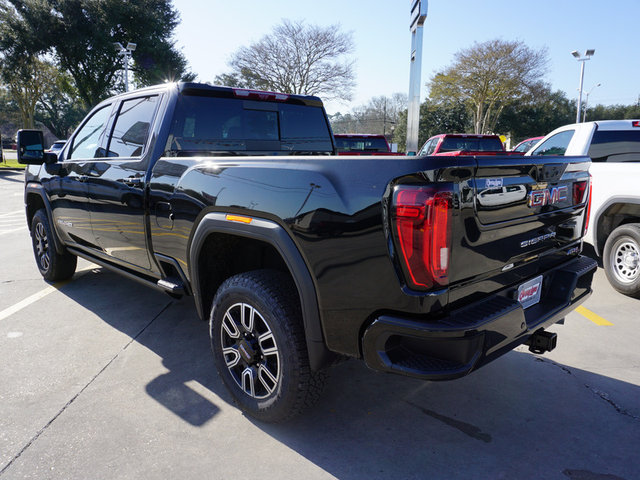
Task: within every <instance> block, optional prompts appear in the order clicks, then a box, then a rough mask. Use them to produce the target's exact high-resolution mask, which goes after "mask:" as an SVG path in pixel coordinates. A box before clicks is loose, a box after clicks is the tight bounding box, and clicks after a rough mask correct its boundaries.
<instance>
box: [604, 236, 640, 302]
mask: <svg viewBox="0 0 640 480" xmlns="http://www.w3.org/2000/svg"><path fill="white" fill-rule="evenodd" d="M602 261H603V264H604V269H605V273H606V274H607V278H608V279H609V283H610V284H611V285H612V286H613V288H615V289H616V290H617V291H619V292H620V293H623V294H625V295H629V296H630V297H636V298H640V224H638V223H629V224H627V225H622V226H620V227H618V228H616V229H615V230H614V231H613V232H611V234H610V235H609V238H607V241H606V243H605V245H604V252H603V259H602Z"/></svg>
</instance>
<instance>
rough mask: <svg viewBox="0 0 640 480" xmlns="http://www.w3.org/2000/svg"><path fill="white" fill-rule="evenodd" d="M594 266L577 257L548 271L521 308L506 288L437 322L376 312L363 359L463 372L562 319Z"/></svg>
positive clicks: (385, 365) (586, 290)
mask: <svg viewBox="0 0 640 480" xmlns="http://www.w3.org/2000/svg"><path fill="white" fill-rule="evenodd" d="M596 268H597V263H596V262H595V261H594V260H592V259H590V258H588V257H582V256H580V257H577V258H574V259H572V260H570V261H569V262H567V263H565V264H563V265H561V266H558V267H556V268H554V269H552V270H548V271H547V272H545V273H544V280H543V284H542V290H543V291H542V297H541V300H540V302H539V303H538V304H536V305H533V306H531V307H529V308H527V309H526V310H525V309H523V308H522V306H521V305H520V303H518V301H517V300H515V291H516V288H514V287H511V288H506V289H504V290H502V291H500V292H498V293H496V294H495V295H492V296H491V297H489V298H487V299H484V300H482V301H480V302H476V303H474V304H470V305H468V306H465V307H464V308H461V309H459V310H456V311H453V312H451V314H450V315H449V316H447V317H445V318H441V319H439V320H438V321H436V322H424V321H418V320H416V319H409V318H402V317H398V316H390V315H389V316H387V315H384V316H380V317H378V318H376V319H375V320H374V321H373V323H372V324H371V325H370V326H369V327H368V328H367V329H366V331H365V333H364V336H363V339H362V350H363V355H364V360H365V362H366V363H367V365H368V366H369V367H370V368H372V369H374V370H380V371H386V372H392V373H397V374H401V375H407V376H411V377H417V378H422V379H425V380H450V379H454V378H458V377H462V376H464V375H467V374H468V373H470V372H472V371H473V370H475V369H477V368H479V367H481V366H482V365H485V364H486V363H488V362H490V361H491V360H493V359H495V358H497V357H499V356H500V355H503V354H505V353H507V352H508V351H510V350H512V349H513V348H515V347H516V346H518V345H520V344H522V343H524V342H525V341H526V340H527V339H528V338H529V337H530V336H531V335H532V334H533V333H534V332H535V331H536V330H539V329H541V328H547V327H549V326H550V325H553V324H554V323H557V322H558V321H560V320H562V319H564V317H565V316H566V315H567V314H568V313H570V312H571V311H572V310H573V309H575V308H576V307H577V306H578V305H580V304H581V303H582V302H584V301H585V300H586V299H587V298H588V297H589V295H590V294H591V281H592V279H593V274H594V272H595V270H596Z"/></svg>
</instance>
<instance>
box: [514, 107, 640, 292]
mask: <svg viewBox="0 0 640 480" xmlns="http://www.w3.org/2000/svg"><path fill="white" fill-rule="evenodd" d="M526 155H588V156H590V157H591V160H592V162H593V163H592V165H591V167H590V169H589V172H590V173H591V175H592V183H591V185H592V192H591V205H590V215H589V226H588V229H587V234H586V236H585V241H586V242H588V243H590V244H591V245H593V248H594V250H595V252H596V254H597V255H599V256H600V257H601V258H602V264H603V266H604V269H605V272H606V274H607V278H608V279H609V282H610V283H611V285H612V286H613V287H614V288H615V289H616V290H618V291H619V292H621V293H624V294H625V295H629V296H632V297H636V298H640V120H603V121H597V122H585V123H576V124H572V125H565V126H563V127H560V128H557V129H555V130H554V131H552V132H551V133H549V134H548V135H547V136H545V137H544V138H542V139H541V140H540V141H539V142H538V143H537V144H536V145H535V146H534V147H533V148H532V149H531V150H529V151H528V152H527V153H526Z"/></svg>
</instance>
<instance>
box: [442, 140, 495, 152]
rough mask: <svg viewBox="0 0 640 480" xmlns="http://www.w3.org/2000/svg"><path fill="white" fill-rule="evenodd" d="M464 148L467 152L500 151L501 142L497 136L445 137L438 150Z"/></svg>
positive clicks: (446, 150) (450, 150)
mask: <svg viewBox="0 0 640 480" xmlns="http://www.w3.org/2000/svg"><path fill="white" fill-rule="evenodd" d="M458 150H464V151H467V152H501V151H502V150H503V149H502V142H501V141H500V139H499V138H496V137H488V138H463V137H445V139H444V141H443V142H442V145H440V149H439V150H438V151H439V152H455V151H458Z"/></svg>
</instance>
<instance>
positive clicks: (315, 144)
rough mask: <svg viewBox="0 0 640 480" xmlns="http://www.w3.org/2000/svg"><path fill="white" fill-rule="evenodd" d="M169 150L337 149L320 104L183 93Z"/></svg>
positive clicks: (179, 152) (177, 152)
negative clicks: (334, 146)
mask: <svg viewBox="0 0 640 480" xmlns="http://www.w3.org/2000/svg"><path fill="white" fill-rule="evenodd" d="M166 150H167V151H166V155H189V154H199V155H202V154H207V153H211V154H217V155H219V154H221V153H225V152H250V151H260V152H264V153H279V152H282V151H286V152H290V153H300V152H302V153H311V152H332V150H333V145H332V142H331V137H330V134H329V127H328V125H327V122H326V120H325V116H324V112H323V110H322V108H320V107H311V106H303V105H290V104H286V103H278V102H266V101H265V102H258V101H252V100H241V99H233V98H216V97H201V96H195V95H182V96H181V97H180V98H179V99H178V104H177V106H176V112H175V114H174V118H173V122H172V127H171V135H170V136H169V140H168V143H167V147H166Z"/></svg>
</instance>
